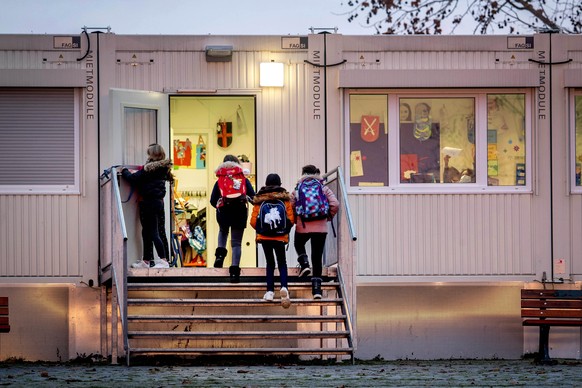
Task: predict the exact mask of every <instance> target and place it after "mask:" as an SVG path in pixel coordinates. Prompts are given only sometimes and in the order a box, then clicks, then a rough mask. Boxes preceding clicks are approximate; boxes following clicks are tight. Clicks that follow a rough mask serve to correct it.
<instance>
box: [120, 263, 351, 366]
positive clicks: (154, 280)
mask: <svg viewBox="0 0 582 388" xmlns="http://www.w3.org/2000/svg"><path fill="white" fill-rule="evenodd" d="M178 271H182V272H178ZM192 271H193V269H184V270H180V269H176V268H171V269H143V270H142V269H140V270H130V274H129V275H130V276H128V283H127V293H128V297H127V327H128V328H127V340H128V346H129V349H128V352H127V357H128V363H129V359H130V357H131V356H136V355H174V356H203V355H241V356H242V355H245V356H250V355H261V356H288V355H298V356H301V357H304V358H330V357H332V358H335V359H338V360H343V359H351V360H353V351H354V349H353V345H352V333H351V332H350V329H351V325H350V324H349V317H348V315H347V307H346V304H345V300H344V298H343V296H342V291H341V290H342V287H341V284H340V283H339V282H338V278H337V276H336V273H335V271H334V269H333V268H328V269H326V271H325V273H324V277H323V280H324V282H323V284H322V290H323V298H322V299H319V300H314V299H313V298H312V296H311V283H310V282H306V281H304V280H299V279H297V277H296V273H297V270H296V269H291V268H290V269H289V272H290V279H289V291H290V294H291V302H292V304H291V307H290V308H288V309H284V308H282V306H281V300H280V299H279V294H278V284H277V283H276V291H275V300H274V301H272V302H267V301H265V300H263V299H262V297H263V294H264V293H265V291H266V285H265V283H264V269H261V268H252V269H243V271H242V274H241V282H240V283H238V284H232V283H229V282H228V275H227V271H228V269H214V268H212V269H210V268H200V269H196V270H194V271H195V273H192ZM176 275H179V276H176Z"/></svg>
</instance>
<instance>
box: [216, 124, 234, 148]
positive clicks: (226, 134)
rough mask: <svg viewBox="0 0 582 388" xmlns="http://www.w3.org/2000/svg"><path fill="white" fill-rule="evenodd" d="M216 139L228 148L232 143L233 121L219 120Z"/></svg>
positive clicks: (221, 145)
mask: <svg viewBox="0 0 582 388" xmlns="http://www.w3.org/2000/svg"><path fill="white" fill-rule="evenodd" d="M216 126H217V128H216V139H217V143H218V145H219V146H220V147H222V148H226V147H228V146H229V145H231V144H232V123H231V122H226V121H219V122H218V124H217V125H216Z"/></svg>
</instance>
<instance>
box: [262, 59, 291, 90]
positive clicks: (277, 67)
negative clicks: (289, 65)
mask: <svg viewBox="0 0 582 388" xmlns="http://www.w3.org/2000/svg"><path fill="white" fill-rule="evenodd" d="M284 80H285V65H284V64H283V63H281V62H261V64H260V76H259V85H260V86H262V87H269V86H270V87H283V85H284Z"/></svg>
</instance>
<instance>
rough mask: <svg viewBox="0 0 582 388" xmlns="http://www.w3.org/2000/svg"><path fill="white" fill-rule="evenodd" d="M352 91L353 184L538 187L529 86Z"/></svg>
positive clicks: (372, 187)
mask: <svg viewBox="0 0 582 388" xmlns="http://www.w3.org/2000/svg"><path fill="white" fill-rule="evenodd" d="M346 93H347V95H348V98H347V99H346V101H347V102H348V103H349V107H348V109H347V112H349V140H348V143H349V160H350V169H349V171H350V179H349V182H350V186H351V187H352V188H353V189H354V191H357V192H358V191H359V192H404V191H411V192H423V193H425V192H427V191H442V192H458V191H474V192H483V191H484V189H486V191H488V192H490V191H505V192H507V191H511V192H515V191H518V192H519V191H530V190H531V188H530V186H531V185H530V180H531V179H530V178H529V174H530V171H529V170H531V168H528V166H530V163H529V162H528V158H529V152H528V147H529V144H528V143H527V139H528V137H529V135H528V130H529V129H528V128H529V127H530V125H528V123H530V122H531V118H529V113H528V112H527V107H528V106H530V105H531V104H528V101H529V100H530V99H531V97H530V92H529V91H525V90H519V91H512V92H510V93H508V92H507V91H495V90H491V91H488V90H487V91H479V92H477V93H474V92H461V91H438V92H424V91H421V92H414V91H387V92H376V91H374V92H360V91H348V92H346ZM580 144H581V147H580V154H581V155H582V130H581V139H580Z"/></svg>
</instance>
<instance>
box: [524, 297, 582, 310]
mask: <svg viewBox="0 0 582 388" xmlns="http://www.w3.org/2000/svg"><path fill="white" fill-rule="evenodd" d="M521 308H558V309H582V300H557V299H543V300H536V299H523V300H522V301H521Z"/></svg>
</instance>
